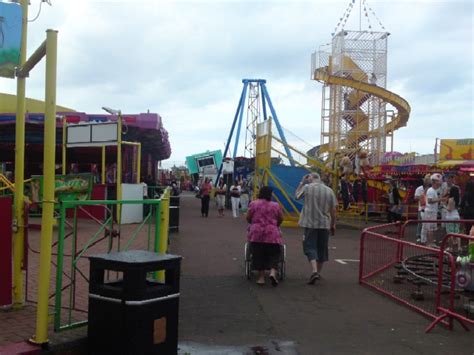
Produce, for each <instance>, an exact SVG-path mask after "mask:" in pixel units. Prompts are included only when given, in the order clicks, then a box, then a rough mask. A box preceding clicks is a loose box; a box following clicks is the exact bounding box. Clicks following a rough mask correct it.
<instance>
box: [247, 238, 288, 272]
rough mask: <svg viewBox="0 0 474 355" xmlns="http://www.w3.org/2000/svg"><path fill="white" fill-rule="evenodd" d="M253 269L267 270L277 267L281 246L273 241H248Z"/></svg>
mask: <svg viewBox="0 0 474 355" xmlns="http://www.w3.org/2000/svg"><path fill="white" fill-rule="evenodd" d="M250 251H251V253H252V269H253V270H269V269H276V268H278V263H279V262H280V255H281V246H280V244H273V243H256V242H250Z"/></svg>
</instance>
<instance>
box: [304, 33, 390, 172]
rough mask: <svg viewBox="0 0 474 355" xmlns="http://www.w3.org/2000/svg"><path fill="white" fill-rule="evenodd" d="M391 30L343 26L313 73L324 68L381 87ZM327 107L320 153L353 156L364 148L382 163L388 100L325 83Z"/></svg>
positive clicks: (320, 54) (321, 52)
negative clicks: (353, 29)
mask: <svg viewBox="0 0 474 355" xmlns="http://www.w3.org/2000/svg"><path fill="white" fill-rule="evenodd" d="M388 35H389V34H388V33H387V32H372V31H370V32H369V31H346V30H344V29H343V30H341V31H340V32H338V33H337V34H335V36H334V37H333V39H332V43H331V48H328V49H320V50H319V51H318V52H317V53H315V55H313V65H312V69H313V73H314V70H316V68H324V69H325V71H326V73H327V74H328V75H330V76H334V77H340V78H344V79H349V80H351V81H354V82H362V83H367V84H370V85H373V86H377V87H379V88H383V89H385V88H386V85H387V38H388ZM322 95H323V96H322V112H321V148H320V153H321V154H323V155H325V156H326V157H331V156H332V155H334V153H335V152H342V153H345V154H348V155H353V154H354V153H355V152H356V151H358V150H360V149H363V150H366V151H367V152H368V155H369V159H370V162H371V163H372V164H378V163H379V162H380V159H381V157H382V155H383V153H385V151H386V145H387V141H386V140H387V135H389V134H390V133H391V132H388V131H387V129H386V128H387V123H388V122H387V120H390V117H391V116H390V115H387V101H386V100H385V99H384V98H382V97H379V96H377V95H373V94H371V93H370V92H367V91H363V90H361V89H358V88H354V85H351V86H345V85H340V84H339V83H337V84H334V83H328V82H325V83H324V88H323V93H322Z"/></svg>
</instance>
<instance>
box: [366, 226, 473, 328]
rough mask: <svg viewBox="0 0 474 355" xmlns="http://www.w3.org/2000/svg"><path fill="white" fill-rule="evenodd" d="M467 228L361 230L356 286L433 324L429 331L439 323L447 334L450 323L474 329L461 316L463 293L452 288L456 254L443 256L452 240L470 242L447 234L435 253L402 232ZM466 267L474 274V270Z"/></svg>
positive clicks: (396, 227) (393, 227) (375, 228)
mask: <svg viewBox="0 0 474 355" xmlns="http://www.w3.org/2000/svg"><path fill="white" fill-rule="evenodd" d="M435 222H436V223H459V224H462V223H473V222H474V221H473V220H458V221H452V220H449V221H448V220H438V221H417V220H416V221H413V220H409V221H407V222H405V223H401V222H397V223H388V224H383V225H378V226H375V227H369V228H366V229H364V231H363V232H362V235H361V239H360V264H359V283H360V284H363V285H365V286H367V287H370V288H372V289H374V290H376V291H378V292H380V293H382V294H383V295H385V296H387V297H389V298H392V299H394V300H395V301H397V302H399V303H401V304H403V305H405V306H407V307H409V308H411V309H413V310H415V311H417V312H419V313H421V314H423V315H425V316H427V317H429V318H432V319H433V322H432V323H431V324H430V326H429V327H428V328H427V329H426V331H427V332H428V331H430V330H431V329H433V327H434V326H435V325H436V324H438V323H441V324H443V325H444V326H446V327H447V328H448V329H452V327H453V319H456V320H458V321H459V322H460V323H461V324H462V326H463V327H464V328H467V327H466V326H465V324H464V323H469V324H474V320H473V319H471V318H469V317H468V316H467V315H466V314H463V312H465V308H466V307H465V305H464V304H463V299H464V298H463V290H461V289H460V288H459V287H458V286H459V285H458V286H457V283H456V275H458V272H459V270H460V268H461V266H460V264H459V263H456V258H455V256H456V254H455V253H454V252H451V251H447V248H446V245H447V243H448V241H449V240H451V239H453V238H460V239H463V240H471V241H472V240H474V238H473V237H469V236H467V235H463V234H447V235H445V236H444V238H443V240H442V242H441V244H440V247H439V248H438V247H431V246H424V245H419V244H416V243H413V242H411V241H409V240H407V239H406V230H407V226H408V225H410V224H418V223H435ZM389 235H390V236H389ZM469 267H471V268H473V269H474V264H473V263H471V264H470V265H469Z"/></svg>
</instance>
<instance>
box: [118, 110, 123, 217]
mask: <svg viewBox="0 0 474 355" xmlns="http://www.w3.org/2000/svg"><path fill="white" fill-rule="evenodd" d="M117 121H118V122H117V123H118V124H117V201H120V200H121V199H122V111H119V113H118V119H117ZM121 207H122V206H121V205H120V204H117V223H118V224H120V221H121V220H122V218H121V211H122V208H121Z"/></svg>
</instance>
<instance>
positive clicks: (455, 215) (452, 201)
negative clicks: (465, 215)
mask: <svg viewBox="0 0 474 355" xmlns="http://www.w3.org/2000/svg"><path fill="white" fill-rule="evenodd" d="M459 200H460V197H459V188H458V187H457V186H451V188H450V189H449V194H448V203H447V205H446V214H445V218H446V219H448V220H450V221H459V219H460V218H461V217H460V216H459V212H458V208H459ZM460 227H461V226H460V225H459V223H456V222H455V223H446V233H459V231H460V229H461V228H460ZM453 240H454V241H455V242H454V243H452V241H453ZM453 244H454V245H455V246H456V249H457V250H459V249H461V239H459V238H452V239H450V245H451V248H452V247H453Z"/></svg>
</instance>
